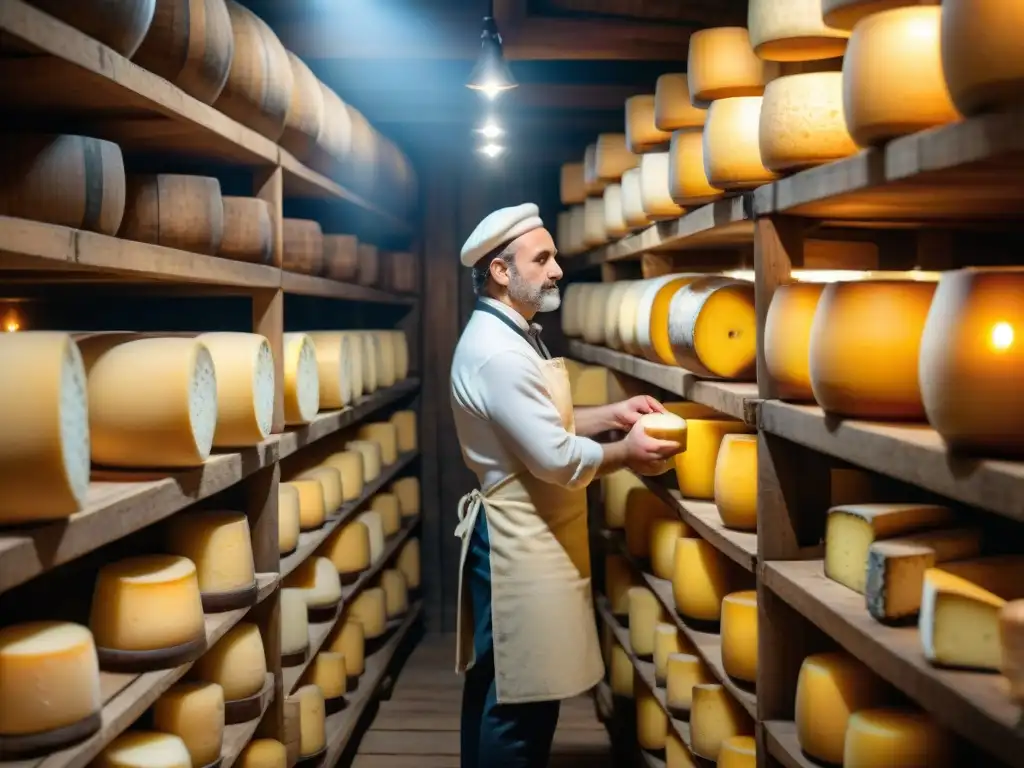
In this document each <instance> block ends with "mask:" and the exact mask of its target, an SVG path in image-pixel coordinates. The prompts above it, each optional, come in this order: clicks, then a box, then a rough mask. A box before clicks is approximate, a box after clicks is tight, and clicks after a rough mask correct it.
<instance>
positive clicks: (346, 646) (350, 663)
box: [330, 612, 365, 682]
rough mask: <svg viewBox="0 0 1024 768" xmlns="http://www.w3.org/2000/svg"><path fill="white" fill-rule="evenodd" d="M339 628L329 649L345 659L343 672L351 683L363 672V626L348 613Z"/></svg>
mask: <svg viewBox="0 0 1024 768" xmlns="http://www.w3.org/2000/svg"><path fill="white" fill-rule="evenodd" d="M340 626H341V628H340V629H339V630H338V632H337V634H336V635H334V637H333V638H332V639H331V642H330V649H331V651H333V652H334V653H340V654H341V655H342V656H344V657H345V671H346V672H347V673H348V676H349V681H350V682H351V681H352V680H353V678H358V677H359V676H360V675H362V674H363V671H364V670H365V648H364V635H363V625H362V624H361V623H360V622H358V621H356V620H354V619H353V618H352V616H351V612H350V613H349V615H348V616H347V617H346V618H345V620H344V621H342V622H341V625H340Z"/></svg>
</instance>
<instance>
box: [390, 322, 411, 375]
mask: <svg viewBox="0 0 1024 768" xmlns="http://www.w3.org/2000/svg"><path fill="white" fill-rule="evenodd" d="M385 333H390V335H391V338H392V340H393V342H394V344H393V346H394V351H395V383H398V382H400V381H404V380H405V379H407V378H409V339H408V337H407V336H406V335H405V331H385Z"/></svg>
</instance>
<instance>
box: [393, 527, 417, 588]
mask: <svg viewBox="0 0 1024 768" xmlns="http://www.w3.org/2000/svg"><path fill="white" fill-rule="evenodd" d="M395 565H396V566H397V567H398V570H399V571H401V572H402V576H404V577H405V583H406V586H407V587H408V588H409V589H410V590H416V589H419V588H420V579H421V577H422V573H421V570H420V540H419V539H409V540H408V541H407V542H405V544H404V545H403V546H402V549H401V551H400V552H399V553H398V559H397V560H395Z"/></svg>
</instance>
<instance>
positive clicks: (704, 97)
mask: <svg viewBox="0 0 1024 768" xmlns="http://www.w3.org/2000/svg"><path fill="white" fill-rule="evenodd" d="M777 73H778V65H777V64H774V63H772V62H767V61H763V60H762V59H759V58H758V57H757V55H756V54H755V53H754V48H753V46H752V45H751V43H750V35H749V33H748V32H747V30H746V28H745V27H715V28H713V29H701V30H698V31H696V32H694V33H693V34H692V35H691V36H690V50H689V56H688V58H687V66H686V74H687V79H688V82H689V86H690V98H691V99H692V103H693V104H694V105H695V106H698V107H700V106H707V102H711V101H715V100H717V99H729V98H733V97H736V96H760V95H761V94H762V93H764V87H765V85H766V84H767V83H768V81H769V80H770V79H771V78H772V77H774V76H775V75H776V74H777ZM709 118H710V115H709ZM755 122H756V121H755ZM706 127H707V126H705V129H706Z"/></svg>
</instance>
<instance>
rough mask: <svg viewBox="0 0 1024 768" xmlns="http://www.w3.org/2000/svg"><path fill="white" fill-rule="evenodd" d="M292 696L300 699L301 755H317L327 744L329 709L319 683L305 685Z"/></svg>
mask: <svg viewBox="0 0 1024 768" xmlns="http://www.w3.org/2000/svg"><path fill="white" fill-rule="evenodd" d="M292 696H293V697H294V698H296V699H298V701H299V757H300V758H302V757H306V756H308V755H315V754H317V753H318V752H320V751H321V750H323V749H324V747H326V746H327V727H326V720H325V718H326V717H327V709H326V706H325V704H324V692H323V691H322V690H320V686H318V685H304V686H302V687H301V688H299V689H298V690H297V691H295V693H294V694H292Z"/></svg>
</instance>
